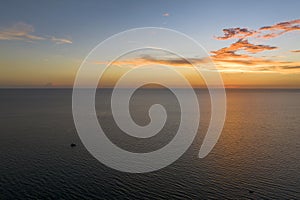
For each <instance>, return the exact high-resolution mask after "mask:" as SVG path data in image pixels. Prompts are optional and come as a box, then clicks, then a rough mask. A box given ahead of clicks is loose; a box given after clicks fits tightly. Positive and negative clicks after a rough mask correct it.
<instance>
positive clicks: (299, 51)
mask: <svg viewBox="0 0 300 200" xmlns="http://www.w3.org/2000/svg"><path fill="white" fill-rule="evenodd" d="M291 52H292V53H300V50H292V51H291Z"/></svg>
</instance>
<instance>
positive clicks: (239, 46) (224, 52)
mask: <svg viewBox="0 0 300 200" xmlns="http://www.w3.org/2000/svg"><path fill="white" fill-rule="evenodd" d="M274 49H277V47H274V46H269V45H256V44H251V43H249V42H248V40H243V39H240V40H238V41H237V42H235V43H233V44H231V45H230V46H229V47H224V48H221V49H219V50H216V51H211V53H212V54H213V55H212V58H218V59H234V58H246V59H248V58H250V57H251V56H249V55H247V54H237V53H236V52H237V51H246V52H248V53H252V54H254V53H259V52H262V51H266V50H274Z"/></svg>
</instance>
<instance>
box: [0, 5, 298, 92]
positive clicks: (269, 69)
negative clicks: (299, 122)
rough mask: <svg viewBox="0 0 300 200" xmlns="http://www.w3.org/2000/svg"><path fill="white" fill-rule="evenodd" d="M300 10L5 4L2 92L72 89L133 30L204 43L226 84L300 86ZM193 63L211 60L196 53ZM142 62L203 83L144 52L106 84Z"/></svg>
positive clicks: (1, 11) (184, 68) (0, 17)
mask: <svg viewBox="0 0 300 200" xmlns="http://www.w3.org/2000/svg"><path fill="white" fill-rule="evenodd" d="M299 8H300V1H297V0H294V1H173V0H172V1H171V0H170V1H167V0H161V1H102V2H101V1H87V2H85V1H45V2H42V1H13V0H12V1H6V2H2V3H1V7H0V72H1V73H0V87H1V88H6V87H72V85H73V82H74V78H75V75H76V72H77V70H78V68H79V66H80V64H81V62H82V61H83V59H84V58H85V57H86V56H87V54H88V53H89V52H90V51H91V50H92V49H93V48H94V47H95V46H96V45H97V44H98V43H100V42H101V41H103V40H105V39H106V38H108V37H110V36H112V35H113V34H117V33H119V32H122V31H125V30H128V29H132V28H138V27H163V28H169V29H174V30H176V31H180V32H182V33H184V34H186V35H188V36H190V37H192V38H193V39H195V40H196V41H197V42H198V43H200V44H201V45H202V46H203V47H204V48H205V49H206V50H207V52H209V58H210V59H211V60H212V61H213V62H214V63H215V65H216V66H217V68H218V69H219V71H220V72H221V73H222V77H223V80H224V84H225V86H226V87H229V88H230V87H234V88H235V87H238V88H240V87H241V88H245V87H246V88H300V14H299ZM189 59H193V60H194V61H195V62H196V63H203V62H205V59H207V57H203V56H202V55H197V54H192V53H191V55H190V56H189ZM98 62H99V65H100V64H101V63H103V62H105V61H103V60H99V61H98ZM141 63H144V64H145V63H146V64H149V65H151V69H153V70H155V67H156V65H160V64H163V65H168V66H172V67H176V68H178V69H179V70H180V71H181V72H182V73H184V74H186V75H187V76H188V77H189V78H190V79H191V82H192V84H193V85H194V86H196V87H201V86H202V84H203V83H202V82H201V81H199V77H197V76H198V75H197V74H194V70H193V69H191V66H190V64H189V63H187V62H185V61H184V60H182V59H180V58H178V57H173V56H170V55H163V56H162V55H157V54H155V53H153V54H152V53H151V52H149V54H147V55H145V52H141V53H140V54H136V55H131V56H129V57H126V58H123V59H120V60H118V61H116V62H115V63H114V66H115V68H114V66H112V69H111V71H108V72H107V74H106V75H107V77H106V78H105V79H104V85H106V86H109V85H110V82H111V80H112V79H115V78H116V77H118V75H120V74H122V68H128V67H135V66H137V65H138V64H141ZM151 69H150V71H151ZM212 73H213V72H212ZM116 74H117V75H116ZM141 76H143V75H141ZM163 76H167V75H162V78H164V77H163ZM174 86H178V85H176V84H175V85H174Z"/></svg>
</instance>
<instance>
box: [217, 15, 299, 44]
mask: <svg viewBox="0 0 300 200" xmlns="http://www.w3.org/2000/svg"><path fill="white" fill-rule="evenodd" d="M299 30H300V19H296V20H291V21H286V22H280V23H277V24H274V25H271V26H263V27H261V28H259V29H258V30H249V29H248V28H239V27H237V28H227V29H223V33H224V36H220V37H215V38H216V39H218V40H228V39H245V38H250V37H255V38H263V39H271V38H275V37H278V36H280V35H282V34H284V33H287V32H291V31H299Z"/></svg>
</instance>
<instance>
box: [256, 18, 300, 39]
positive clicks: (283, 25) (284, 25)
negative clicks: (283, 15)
mask: <svg viewBox="0 0 300 200" xmlns="http://www.w3.org/2000/svg"><path fill="white" fill-rule="evenodd" d="M299 30H300V19H296V20H291V21H287V22H280V23H277V24H274V25H272V26H264V27H261V28H260V29H259V32H260V33H261V35H259V36H258V37H259V38H264V39H270V38H274V37H278V36H280V35H282V34H284V33H287V32H291V31H299ZM265 31H268V32H269V33H263V32H265Z"/></svg>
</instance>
